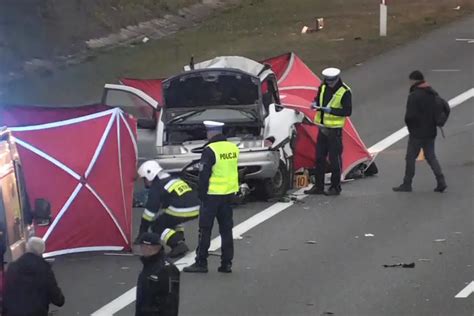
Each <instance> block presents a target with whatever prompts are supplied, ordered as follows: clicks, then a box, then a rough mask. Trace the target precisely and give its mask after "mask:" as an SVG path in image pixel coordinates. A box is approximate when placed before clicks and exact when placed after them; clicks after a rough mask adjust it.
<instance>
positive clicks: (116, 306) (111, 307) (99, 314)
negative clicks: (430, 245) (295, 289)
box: [92, 88, 474, 316]
mask: <svg viewBox="0 0 474 316" xmlns="http://www.w3.org/2000/svg"><path fill="white" fill-rule="evenodd" d="M472 97H474V88H472V89H469V90H468V91H466V92H464V93H462V94H460V95H458V96H457V97H455V98H453V99H451V100H450V101H449V104H450V106H451V107H455V106H456V105H458V104H461V103H463V102H465V101H466V100H468V99H469V98H472ZM405 130H406V127H404V128H402V129H400V130H399V131H397V132H395V133H393V134H392V135H390V136H388V137H387V138H385V139H384V140H382V141H380V142H378V143H377V144H375V145H374V146H372V147H371V149H374V148H375V149H377V151H376V153H379V152H381V151H382V150H384V149H386V148H388V147H390V146H391V145H393V144H394V143H396V142H397V141H399V140H400V139H402V138H403V137H405V136H406V135H408V131H405ZM405 132H406V134H405ZM387 144H388V145H387ZM371 149H369V152H371V153H372V152H373V151H371ZM302 192H303V189H301V190H299V191H297V192H295V194H296V195H297V197H298V198H299V199H303V198H304V197H305V196H306V195H304V194H302ZM293 204H294V202H288V203H280V202H279V203H275V204H273V205H271V206H270V207H268V208H266V209H265V210H263V211H261V212H259V213H257V214H255V215H254V216H252V217H250V218H249V219H247V220H245V221H244V222H242V223H240V224H239V225H237V226H235V227H234V229H233V234H234V236H235V237H236V238H238V237H241V235H242V234H244V233H245V232H247V231H249V230H250V229H252V228H254V227H255V226H257V225H259V224H261V223H263V222H265V221H266V220H268V219H270V218H272V217H273V216H275V215H277V214H279V213H280V212H282V211H284V210H286V209H287V208H289V207H290V206H292V205H293ZM220 247H221V238H220V237H216V238H214V239H213V240H212V241H211V245H210V247H209V251H215V250H217V249H219V248H220ZM194 257H195V253H194V252H190V253H188V254H187V255H186V256H184V257H183V258H182V259H180V260H178V261H176V262H175V265H176V266H177V267H178V269H179V270H182V269H183V267H185V266H188V265H190V264H192V263H194ZM135 294H136V287H133V288H131V289H130V290H128V291H127V292H125V293H124V294H122V295H121V296H119V297H117V298H116V299H115V300H113V301H112V302H110V303H108V304H107V305H105V306H104V307H102V308H101V309H99V310H97V311H96V312H94V313H93V314H92V316H110V315H113V314H114V313H116V312H118V311H120V310H122V309H124V308H125V307H127V306H128V305H130V304H132V303H133V302H134V301H135Z"/></svg>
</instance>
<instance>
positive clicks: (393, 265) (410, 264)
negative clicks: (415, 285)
mask: <svg viewBox="0 0 474 316" xmlns="http://www.w3.org/2000/svg"><path fill="white" fill-rule="evenodd" d="M383 267H384V268H414V267H415V263H414V262H411V263H395V264H384V265H383Z"/></svg>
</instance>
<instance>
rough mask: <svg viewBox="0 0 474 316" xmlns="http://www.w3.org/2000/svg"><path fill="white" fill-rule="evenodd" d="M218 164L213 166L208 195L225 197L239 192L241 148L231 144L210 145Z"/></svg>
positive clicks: (222, 142)
mask: <svg viewBox="0 0 474 316" xmlns="http://www.w3.org/2000/svg"><path fill="white" fill-rule="evenodd" d="M208 147H209V148H211V149H212V151H213V152H214V156H215V157H216V163H215V164H214V166H212V174H211V177H210V178H209V189H208V191H207V194H210V195H225V194H232V193H236V192H238V191H239V168H238V160H239V148H238V147H237V146H236V145H235V144H234V143H231V142H228V141H221V142H215V143H210V144H209V145H208Z"/></svg>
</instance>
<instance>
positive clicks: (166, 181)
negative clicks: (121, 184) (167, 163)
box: [136, 160, 200, 258]
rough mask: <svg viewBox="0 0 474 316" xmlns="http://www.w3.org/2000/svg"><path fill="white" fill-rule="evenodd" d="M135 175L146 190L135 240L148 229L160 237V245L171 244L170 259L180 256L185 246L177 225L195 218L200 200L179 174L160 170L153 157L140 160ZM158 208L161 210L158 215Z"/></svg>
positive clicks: (182, 234)
mask: <svg viewBox="0 0 474 316" xmlns="http://www.w3.org/2000/svg"><path fill="white" fill-rule="evenodd" d="M138 175H139V177H140V178H143V180H144V182H145V186H146V187H147V188H149V193H148V200H147V202H146V205H145V210H144V211H143V216H142V220H141V224H140V230H139V235H138V236H137V239H136V242H137V241H139V239H140V235H141V234H143V233H145V232H148V230H149V229H150V228H151V230H152V231H153V232H154V233H156V234H158V235H160V236H161V240H162V241H163V244H164V245H168V246H169V247H171V251H170V253H169V254H168V255H169V256H170V257H171V258H174V257H178V256H181V255H183V254H184V253H186V252H187V251H188V250H189V249H188V246H187V245H186V244H185V243H184V229H183V227H182V225H181V224H182V223H184V222H187V221H190V220H192V219H195V218H197V217H198V215H199V206H200V201H199V199H198V197H197V194H196V193H195V191H193V190H192V189H191V187H190V186H189V185H188V184H187V183H186V182H184V181H183V180H181V179H180V178H179V177H172V176H171V175H170V174H169V173H167V172H165V171H163V168H162V167H161V166H160V164H159V163H158V162H157V161H155V160H149V161H146V162H144V163H143V164H142V165H141V166H140V168H139V169H138ZM160 209H162V210H163V212H161V213H160V214H159V215H158V212H159V210H160Z"/></svg>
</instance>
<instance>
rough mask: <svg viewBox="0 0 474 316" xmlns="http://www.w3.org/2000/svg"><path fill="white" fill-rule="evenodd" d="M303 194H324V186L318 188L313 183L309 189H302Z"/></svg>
mask: <svg viewBox="0 0 474 316" xmlns="http://www.w3.org/2000/svg"><path fill="white" fill-rule="evenodd" d="M304 194H315V195H318V194H319V195H323V194H324V188H323V189H321V188H318V187H316V186H315V185H313V187H312V188H311V189H309V190H305V191H304Z"/></svg>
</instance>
